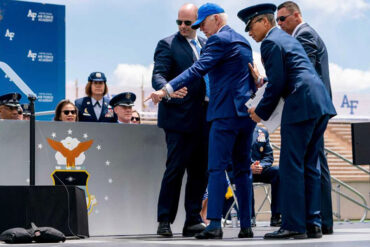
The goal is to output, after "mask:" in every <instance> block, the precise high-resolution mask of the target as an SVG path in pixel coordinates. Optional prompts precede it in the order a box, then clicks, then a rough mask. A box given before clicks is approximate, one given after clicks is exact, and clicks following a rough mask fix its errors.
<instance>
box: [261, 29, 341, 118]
mask: <svg viewBox="0 0 370 247" xmlns="http://www.w3.org/2000/svg"><path fill="white" fill-rule="evenodd" d="M261 56H262V61H263V63H264V67H265V70H266V75H267V78H268V81H269V83H268V84H267V87H266V90H265V93H264V95H263V99H262V100H261V101H260V103H259V104H258V105H257V107H256V110H255V112H256V114H257V115H258V116H259V117H261V118H262V119H263V120H267V119H269V117H270V116H271V114H272V112H273V111H274V109H275V108H276V106H277V104H278V102H279V99H280V97H283V98H284V99H285V105H284V109H283V115H282V119H281V124H290V123H298V122H302V121H305V120H309V119H314V118H318V117H320V116H323V115H325V114H328V115H330V116H334V115H336V111H335V109H334V106H333V104H332V102H331V100H330V97H329V94H328V92H327V90H326V89H325V87H324V83H323V82H322V81H321V79H320V77H319V76H318V74H317V73H316V71H315V69H314V68H313V66H312V64H311V62H310V60H309V59H308V57H307V54H306V52H305V51H304V49H303V47H302V45H301V44H300V43H299V42H298V41H297V40H296V39H295V38H293V37H292V36H290V35H288V34H287V33H286V32H284V31H282V30H280V29H278V28H273V29H272V30H271V31H270V32H269V34H268V35H267V37H265V39H264V40H263V41H262V44H261Z"/></svg>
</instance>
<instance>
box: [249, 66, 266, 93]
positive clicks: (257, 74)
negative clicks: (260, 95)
mask: <svg viewBox="0 0 370 247" xmlns="http://www.w3.org/2000/svg"><path fill="white" fill-rule="evenodd" d="M248 67H249V69H250V71H251V75H252V77H253V79H254V84H256V87H257V88H260V87H262V85H263V83H264V82H263V79H262V77H261V74H260V72H259V71H258V69H257V66H256V64H255V63H253V66H252V64H250V63H248Z"/></svg>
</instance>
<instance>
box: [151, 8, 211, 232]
mask: <svg viewBox="0 0 370 247" xmlns="http://www.w3.org/2000/svg"><path fill="white" fill-rule="evenodd" d="M197 10H198V8H197V7H196V6H195V5H193V4H185V5H183V6H182V7H181V8H180V9H179V12H178V19H177V20H176V23H177V25H178V28H179V32H177V33H176V34H174V35H171V36H169V37H167V38H164V39H162V40H160V41H159V42H158V45H157V48H156V50H155V54H154V69H153V77H152V86H153V88H154V89H155V90H159V89H161V88H162V87H163V86H164V85H165V84H166V83H167V82H168V81H170V80H171V79H173V78H175V77H176V76H177V75H179V74H180V73H181V72H183V71H184V70H186V69H187V68H189V67H190V66H191V65H192V64H193V63H194V62H195V61H196V60H197V59H198V57H199V55H198V52H197V47H196V46H199V45H200V46H204V44H205V39H204V38H201V37H197V35H196V31H195V30H193V29H192V28H191V24H193V23H194V22H195V20H196V19H197ZM194 42H195V45H194ZM205 88H206V85H205V81H204V80H203V78H197V79H194V83H193V84H192V85H189V86H188V87H187V95H186V96H185V97H184V98H174V97H172V98H171V99H167V100H163V101H162V102H161V103H160V104H159V108H158V126H159V127H160V128H163V130H164V132H165V134H166V143H167V161H166V171H165V173H164V175H163V179H162V184H161V189H160V194H159V199H158V216H157V220H158V222H159V225H158V230H157V234H159V235H162V236H166V237H171V236H172V231H171V227H170V224H171V223H173V222H174V220H175V217H176V213H177V208H178V203H179V197H180V191H181V184H182V178H183V176H184V173H185V170H186V172H187V182H186V189H185V211H186V220H185V224H184V228H183V236H186V237H189V236H194V234H195V233H198V232H200V231H202V230H204V228H205V226H204V225H203V224H201V223H202V219H201V218H200V211H201V208H202V197H203V194H204V192H205V190H206V187H207V141H208V131H207V127H206V120H205V116H206V109H207V105H208V102H207V101H206V100H208V99H206V95H205V91H206V90H205ZM182 90H183V91H181V90H180V91H179V92H176V93H178V94H180V95H181V94H182V95H184V94H185V93H186V88H184V89H182ZM173 96H175V97H176V95H173Z"/></svg>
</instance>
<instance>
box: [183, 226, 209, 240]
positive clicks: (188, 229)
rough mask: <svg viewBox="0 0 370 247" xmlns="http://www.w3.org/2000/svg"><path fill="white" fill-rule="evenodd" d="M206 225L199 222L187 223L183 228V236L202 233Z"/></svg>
mask: <svg viewBox="0 0 370 247" xmlns="http://www.w3.org/2000/svg"><path fill="white" fill-rule="evenodd" d="M204 229H206V227H205V226H204V224H203V223H198V224H194V225H190V226H189V225H185V226H184V228H183V229H182V236H183V237H193V236H194V235H195V234H196V233H200V232H202V231H204Z"/></svg>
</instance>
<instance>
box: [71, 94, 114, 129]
mask: <svg viewBox="0 0 370 247" xmlns="http://www.w3.org/2000/svg"><path fill="white" fill-rule="evenodd" d="M75 105H76V107H77V108H78V118H79V120H78V121H80V122H109V123H111V122H116V118H115V116H114V113H113V109H112V108H111V106H110V105H109V99H108V97H106V96H104V97H103V105H102V110H101V114H100V118H99V120H98V119H97V117H96V115H95V111H94V106H93V105H92V101H91V97H83V98H80V99H77V100H76V101H75Z"/></svg>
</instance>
